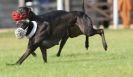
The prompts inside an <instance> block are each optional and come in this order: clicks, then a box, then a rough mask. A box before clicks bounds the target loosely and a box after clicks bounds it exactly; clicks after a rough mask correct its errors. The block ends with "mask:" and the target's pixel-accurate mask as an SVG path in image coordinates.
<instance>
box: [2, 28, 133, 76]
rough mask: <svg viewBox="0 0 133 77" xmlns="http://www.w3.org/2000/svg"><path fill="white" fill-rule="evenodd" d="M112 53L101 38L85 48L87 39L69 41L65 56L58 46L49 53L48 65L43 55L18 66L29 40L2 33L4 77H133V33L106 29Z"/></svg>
mask: <svg viewBox="0 0 133 77" xmlns="http://www.w3.org/2000/svg"><path fill="white" fill-rule="evenodd" d="M105 35H106V40H107V43H108V51H104V49H103V47H102V43H101V38H100V36H98V35H96V36H94V37H91V38H90V47H89V49H88V50H86V49H85V48H84V36H80V37H77V38H73V39H69V40H68V42H67V44H66V45H65V47H64V49H63V52H62V54H61V57H56V53H57V50H58V46H55V47H53V48H51V49H49V50H48V63H47V64H44V63H43V60H42V56H41V52H40V50H39V49H37V51H36V53H37V55H38V56H37V57H33V56H32V55H31V56H29V57H28V58H27V59H26V60H25V62H24V63H23V64H22V65H20V66H18V65H17V66H7V65H6V63H15V62H16V60H18V59H19V57H20V56H21V55H22V54H23V53H24V51H25V48H26V46H27V39H26V38H25V39H22V40H18V39H16V38H15V35H14V32H12V31H9V32H2V33H0V77H133V31H132V30H105Z"/></svg>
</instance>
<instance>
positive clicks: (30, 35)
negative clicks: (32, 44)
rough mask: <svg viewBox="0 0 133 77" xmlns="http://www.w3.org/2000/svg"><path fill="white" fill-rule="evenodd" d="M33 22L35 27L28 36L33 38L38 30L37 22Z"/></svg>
mask: <svg viewBox="0 0 133 77" xmlns="http://www.w3.org/2000/svg"><path fill="white" fill-rule="evenodd" d="M32 23H33V28H32V30H31V32H30V33H29V35H27V36H26V37H27V38H31V37H32V36H33V35H34V34H35V33H36V30H37V22H36V21H32Z"/></svg>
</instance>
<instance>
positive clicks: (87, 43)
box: [85, 35, 89, 50]
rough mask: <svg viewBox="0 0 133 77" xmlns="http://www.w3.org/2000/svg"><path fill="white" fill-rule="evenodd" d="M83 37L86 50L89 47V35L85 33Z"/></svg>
mask: <svg viewBox="0 0 133 77" xmlns="http://www.w3.org/2000/svg"><path fill="white" fill-rule="evenodd" d="M85 37H86V39H85V48H86V49H87V50H88V48H89V37H88V36H87V35H86V36H85Z"/></svg>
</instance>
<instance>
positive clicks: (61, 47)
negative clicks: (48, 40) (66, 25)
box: [57, 37, 68, 57]
mask: <svg viewBox="0 0 133 77" xmlns="http://www.w3.org/2000/svg"><path fill="white" fill-rule="evenodd" d="M67 39H68V37H66V38H63V39H62V40H61V43H60V47H59V51H58V52H57V56H58V57H59V56H60V54H61V51H62V49H63V47H64V45H65V43H66V41H67Z"/></svg>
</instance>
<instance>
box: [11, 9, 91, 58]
mask: <svg viewBox="0 0 133 77" xmlns="http://www.w3.org/2000/svg"><path fill="white" fill-rule="evenodd" d="M17 13H19V15H20V14H21V15H27V16H26V17H25V19H28V20H30V21H50V23H51V24H54V23H53V22H51V19H52V18H54V17H55V16H56V15H57V16H58V15H59V14H60V13H62V14H66V13H68V12H66V11H62V12H61V11H60V12H55V11H54V12H48V13H45V14H43V15H35V14H34V13H33V12H32V11H31V9H30V8H28V7H19V8H18V9H17ZM13 16H15V17H16V16H17V15H16V13H15V14H14V15H13ZM40 18H41V19H40ZM21 20H23V18H22V19H21ZM21 20H19V21H21ZM63 20H64V21H66V20H65V19H63ZM67 20H69V19H67ZM19 21H17V23H18V22H19ZM53 21H54V20H53ZM57 22H60V20H59V21H57ZM89 22H90V25H92V22H91V20H90V21H89ZM69 24H70V25H71V23H69ZM78 32H80V30H79V31H78ZM67 39H68V38H67ZM67 39H62V40H61V43H60V47H59V50H58V53H57V56H60V53H61V51H62V49H63V47H64V45H65V43H66V41H67ZM88 42H89V41H88V36H87V35H86V40H85V47H86V49H88V47H89V44H88ZM32 55H33V56H36V54H35V53H32Z"/></svg>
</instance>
